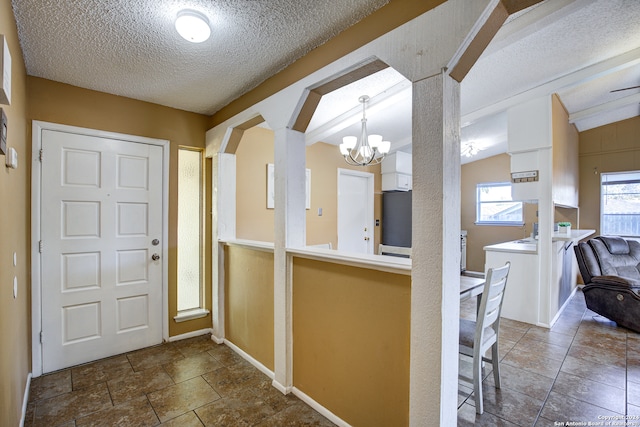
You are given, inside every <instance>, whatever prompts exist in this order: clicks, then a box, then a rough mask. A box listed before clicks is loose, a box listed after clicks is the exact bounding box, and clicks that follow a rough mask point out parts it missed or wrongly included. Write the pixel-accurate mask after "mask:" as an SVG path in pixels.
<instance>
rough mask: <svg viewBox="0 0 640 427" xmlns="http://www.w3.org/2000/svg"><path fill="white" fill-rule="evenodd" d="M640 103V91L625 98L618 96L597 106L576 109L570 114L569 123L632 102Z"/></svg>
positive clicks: (616, 108)
mask: <svg viewBox="0 0 640 427" xmlns="http://www.w3.org/2000/svg"><path fill="white" fill-rule="evenodd" d="M639 103H640V93H636V94H633V95H629V96H625V97H624V98H618V99H616V100H613V101H609V102H605V103H604V104H600V105H596V106H595V107H591V108H587V109H585V110H582V111H576V112H575V113H573V114H569V123H575V122H577V121H580V120H584V119H588V118H591V117H593V116H596V115H599V114H602V113H607V112H609V111H614V110H618V109H620V108H623V107H626V106H628V105H632V104H639Z"/></svg>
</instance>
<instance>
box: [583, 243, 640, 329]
mask: <svg viewBox="0 0 640 427" xmlns="http://www.w3.org/2000/svg"><path fill="white" fill-rule="evenodd" d="M574 250H575V253H576V258H577V260H578V267H579V268H580V274H581V275H582V279H583V280H584V283H585V285H584V288H583V292H584V297H585V300H586V302H587V307H588V308H589V309H590V310H592V311H595V312H596V313H598V314H600V315H602V316H604V317H607V318H609V319H611V320H613V321H614V322H616V323H617V324H618V325H620V326H623V327H625V328H628V329H631V330H632V331H635V332H640V242H637V241H635V240H626V239H623V238H621V237H612V236H599V237H596V238H594V239H590V240H588V241H586V242H584V243H578V244H577V245H576V246H575V247H574Z"/></svg>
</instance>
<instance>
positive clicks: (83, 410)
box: [25, 291, 640, 427]
mask: <svg viewBox="0 0 640 427" xmlns="http://www.w3.org/2000/svg"><path fill="white" fill-rule="evenodd" d="M461 311H462V315H463V316H465V317H470V316H473V313H474V312H475V301H472V300H469V301H467V302H465V303H463V306H462V309H461ZM500 335H501V343H500V346H501V352H500V354H501V357H502V362H501V365H500V366H501V374H502V388H501V389H500V390H498V389H496V388H495V387H494V386H493V375H491V372H490V369H487V370H486V372H485V375H486V379H485V381H484V386H483V390H484V391H483V393H484V395H485V400H484V406H485V413H484V414H483V415H481V416H477V415H476V413H475V407H474V400H473V395H472V388H473V387H472V384H470V383H468V382H466V381H464V380H461V381H460V382H459V392H458V407H459V409H458V426H472V425H477V426H517V425H518V426H535V427H540V426H557V425H561V424H559V423H561V422H565V423H566V422H567V421H574V422H584V423H585V424H584V425H586V424H587V423H588V422H592V423H593V422H598V421H604V420H602V419H599V418H598V417H606V416H611V417H614V418H612V420H614V421H624V420H622V419H621V418H620V417H624V416H625V415H629V416H633V415H640V335H639V334H636V333H634V332H631V331H627V330H625V329H623V328H618V327H616V326H615V324H613V323H611V322H609V321H608V320H607V319H604V318H602V317H600V316H597V315H595V313H593V312H591V311H590V310H587V309H586V306H585V303H584V297H583V295H582V293H581V292H579V291H578V292H577V293H576V294H575V296H574V297H573V298H572V300H571V302H570V304H569V305H568V307H567V308H566V309H565V310H564V312H563V314H562V316H561V318H560V319H559V320H558V322H557V323H556V324H555V325H554V327H553V328H552V329H551V330H548V329H545V328H539V327H535V326H531V325H528V324H524V323H520V322H515V321H510V320H508V319H507V320H503V321H502V324H501V330H500ZM460 373H461V375H462V376H467V377H469V376H470V375H469V373H470V362H469V360H468V359H465V358H462V359H461V360H460ZM29 399H30V401H29V405H28V408H27V422H26V424H25V425H26V426H48V427H54V426H65V427H66V426H69V427H71V426H78V427H79V426H116V425H119V426H147V425H148V426H153V425H159V424H161V423H162V425H167V426H178V425H179V426H182V427H189V426H202V425H207V426H274V427H275V426H278V427H280V426H332V425H333V424H332V423H331V422H329V421H328V420H326V419H325V418H323V417H322V416H321V415H320V414H318V413H317V412H315V411H314V410H313V409H311V408H309V407H308V406H307V405H305V404H304V403H303V402H301V401H300V400H299V399H298V398H296V397H295V396H291V395H289V396H283V395H282V394H280V393H279V392H278V391H276V390H275V389H274V388H273V387H272V386H271V380H270V379H269V378H268V377H266V376H265V375H264V374H262V373H261V372H260V371H258V370H257V369H255V368H253V367H252V366H251V365H250V364H248V363H247V362H246V361H244V360H243V359H242V358H240V357H239V356H238V355H236V354H235V353H234V352H233V351H232V350H230V349H229V348H228V347H226V346H224V345H216V344H214V343H213V342H212V341H211V340H210V339H209V336H208V335H206V336H202V337H198V338H192V339H188V340H184V341H179V342H174V343H169V344H164V345H162V346H157V347H151V348H146V349H143V350H139V351H135V352H132V353H128V354H126V355H121V356H116V357H112V358H109V359H104V360H101V361H98V362H94V363H90V364H86V365H82V366H78V367H74V368H71V369H66V370H63V371H59V372H56V373H53V374H49V375H45V376H42V377H39V378H35V379H34V380H33V381H32V385H31V390H30V395H29ZM556 422H557V423H558V424H556ZM635 422H637V424H635V425H639V426H640V419H638V420H635V419H631V418H630V419H628V420H627V424H626V425H627V426H631V425H634V423H635ZM612 425H625V424H624V422H622V423H619V424H612ZM390 427H393V426H390Z"/></svg>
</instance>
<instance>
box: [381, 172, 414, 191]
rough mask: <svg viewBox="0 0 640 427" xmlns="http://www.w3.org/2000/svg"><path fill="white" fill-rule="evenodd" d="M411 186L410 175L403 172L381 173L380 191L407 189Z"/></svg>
mask: <svg viewBox="0 0 640 427" xmlns="http://www.w3.org/2000/svg"><path fill="white" fill-rule="evenodd" d="M411 188H412V177H411V175H407V174H403V173H383V174H382V191H409V190H411Z"/></svg>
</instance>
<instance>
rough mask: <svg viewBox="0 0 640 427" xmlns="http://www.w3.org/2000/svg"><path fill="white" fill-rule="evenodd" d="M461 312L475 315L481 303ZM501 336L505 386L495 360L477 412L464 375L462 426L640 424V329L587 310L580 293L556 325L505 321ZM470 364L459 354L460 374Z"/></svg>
mask: <svg viewBox="0 0 640 427" xmlns="http://www.w3.org/2000/svg"><path fill="white" fill-rule="evenodd" d="M461 313H462V316H464V317H469V318H471V316H473V315H474V313H475V300H473V301H472V300H468V301H466V302H465V303H463V306H462V307H461ZM500 339H501V342H500V356H501V363H500V373H501V382H502V388H501V389H499V390H498V389H496V388H495V387H494V381H493V374H491V368H490V365H489V367H488V368H487V369H485V372H484V374H485V380H484V381H483V394H484V409H485V413H484V414H483V415H480V416H477V415H476V413H475V402H474V397H473V395H472V392H473V383H470V382H466V381H463V380H460V381H459V386H458V408H459V409H458V426H472V425H475V426H535V427H540V426H560V425H621V426H640V334H637V333H635V332H632V331H629V330H627V329H624V328H621V327H617V326H616V325H615V323H613V322H611V321H609V320H608V319H606V318H603V317H602V316H599V315H597V314H595V313H594V312H592V311H591V310H588V309H587V308H586V304H585V302H584V295H583V294H582V292H581V291H579V290H578V291H577V292H576V294H575V295H574V297H573V298H572V299H571V301H570V303H569V305H568V306H567V307H566V308H565V310H564V311H563V313H562V315H561V316H560V318H559V319H558V321H557V322H556V323H555V324H554V326H553V327H552V328H551V330H549V329H546V328H540V327H536V326H531V325H529V324H526V323H521V322H516V321H512V320H508V319H502V321H501V324H500ZM470 367H471V364H470V359H467V358H465V359H461V361H460V373H461V375H462V376H465V377H466V378H470V377H471V369H470ZM625 416H627V417H628V419H627V420H626V424H625V419H624V417H625ZM605 417H612V418H609V419H605ZM571 421H572V422H574V423H575V424H570V423H568V422H571ZM609 421H611V423H610V424H607V422H609ZM589 422H591V423H592V424H589ZM580 423H584V424H580ZM598 423H602V424H598Z"/></svg>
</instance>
